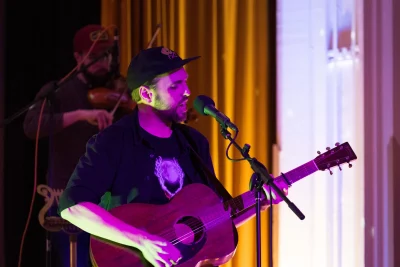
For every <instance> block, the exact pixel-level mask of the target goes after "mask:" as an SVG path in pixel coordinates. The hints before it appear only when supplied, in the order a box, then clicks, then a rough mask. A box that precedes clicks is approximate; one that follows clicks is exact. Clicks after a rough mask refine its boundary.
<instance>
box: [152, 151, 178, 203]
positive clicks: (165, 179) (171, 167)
mask: <svg viewBox="0 0 400 267" xmlns="http://www.w3.org/2000/svg"><path fill="white" fill-rule="evenodd" d="M154 174H155V175H156V176H157V177H158V181H159V182H160V185H161V188H162V189H163V190H164V192H165V195H166V196H167V198H169V199H170V198H171V197H173V196H174V195H175V194H176V193H178V192H179V191H180V190H181V189H182V186H183V178H184V177H185V173H184V172H183V171H182V168H181V166H179V163H178V161H177V160H176V159H175V158H172V159H163V158H162V157H158V158H157V160H156V164H155V170H154ZM168 187H170V188H176V189H174V190H172V191H173V192H171V191H170V190H169V189H168Z"/></svg>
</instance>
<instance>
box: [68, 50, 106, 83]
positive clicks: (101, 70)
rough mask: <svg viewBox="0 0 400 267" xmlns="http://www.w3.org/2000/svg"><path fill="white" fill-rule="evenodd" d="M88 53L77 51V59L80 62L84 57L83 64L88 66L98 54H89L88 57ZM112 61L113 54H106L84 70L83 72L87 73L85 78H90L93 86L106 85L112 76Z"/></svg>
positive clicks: (89, 80)
mask: <svg viewBox="0 0 400 267" xmlns="http://www.w3.org/2000/svg"><path fill="white" fill-rule="evenodd" d="M86 55H87V52H84V53H75V59H76V61H77V63H78V64H79V63H80V62H81V61H82V60H83V59H84V61H83V63H82V64H83V65H84V66H87V65H89V64H90V63H91V62H92V61H93V60H95V59H96V58H97V56H98V55H96V54H89V56H87V57H86ZM85 57H86V58H85ZM110 62H111V55H109V56H104V57H103V58H101V59H99V60H97V61H96V62H94V63H93V64H92V65H90V66H89V67H88V68H86V70H85V71H83V74H84V75H85V78H86V79H87V80H88V82H89V83H91V84H92V85H93V86H104V85H105V84H106V83H107V81H109V79H110V78H111V73H110Z"/></svg>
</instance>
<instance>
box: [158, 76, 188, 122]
mask: <svg viewBox="0 0 400 267" xmlns="http://www.w3.org/2000/svg"><path fill="white" fill-rule="evenodd" d="M187 79H188V74H187V72H186V70H185V69H184V68H180V69H178V70H176V71H174V72H172V73H170V74H168V75H165V76H162V77H159V78H157V83H156V84H155V89H154V90H152V93H153V94H154V95H153V96H152V101H151V106H153V108H154V109H155V110H156V112H157V113H158V114H159V115H160V117H161V118H163V119H164V120H167V121H173V122H182V121H184V120H186V113H187V101H188V98H189V96H190V90H189V88H188V86H187Z"/></svg>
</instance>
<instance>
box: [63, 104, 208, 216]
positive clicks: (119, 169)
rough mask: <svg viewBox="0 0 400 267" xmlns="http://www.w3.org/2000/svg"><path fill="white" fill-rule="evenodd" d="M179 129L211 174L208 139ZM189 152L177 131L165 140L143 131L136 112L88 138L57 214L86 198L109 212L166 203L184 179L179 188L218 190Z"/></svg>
mask: <svg viewBox="0 0 400 267" xmlns="http://www.w3.org/2000/svg"><path fill="white" fill-rule="evenodd" d="M182 127H183V128H185V129H186V130H187V131H188V134H189V135H190V136H191V139H192V140H193V142H194V143H195V149H196V151H197V153H198V154H199V156H200V158H201V159H202V161H203V162H204V164H205V165H206V166H207V169H208V170H209V171H210V172H211V173H214V168H213V164H212V160H211V156H210V151H209V143H208V141H207V139H206V138H205V137H204V136H203V135H202V134H201V133H200V132H198V131H197V130H195V129H193V128H191V127H189V126H186V125H182ZM179 128H181V127H179ZM192 154H193V153H192V152H191V150H190V149H189V147H188V140H187V138H186V137H185V134H183V132H182V131H181V129H176V128H174V130H173V135H172V136H171V137H170V138H167V139H165V140H162V138H157V137H154V136H152V135H150V134H148V133H146V132H145V131H144V130H143V129H141V127H140V125H139V121H138V115H137V110H135V111H134V112H133V113H132V114H130V115H127V116H125V117H124V118H122V119H121V120H119V121H118V122H116V123H114V124H113V125H111V126H109V127H107V128H106V129H105V130H103V131H101V132H100V133H99V134H96V135H94V136H93V137H92V138H90V139H89V141H88V142H87V146H86V153H85V154H84V155H82V157H81V158H80V160H79V162H78V164H77V165H76V168H75V170H74V172H73V173H72V175H71V178H70V180H69V182H68V185H67V187H66V189H65V190H64V192H63V194H62V196H61V197H60V201H59V212H61V211H62V210H63V209H66V208H69V207H71V206H73V205H75V204H77V203H80V202H85V201H89V202H93V203H96V204H101V206H103V207H104V208H106V209H107V210H110V209H112V208H115V207H118V206H120V205H123V204H127V203H148V204H165V203H167V202H169V198H168V197H169V196H173V195H174V194H176V193H177V191H179V188H180V187H181V183H182V182H183V185H182V187H184V186H185V185H186V184H189V183H203V184H206V185H208V186H210V187H211V189H212V190H214V192H216V191H215V188H214V187H213V185H212V184H210V183H209V182H208V178H207V176H206V174H205V172H204V171H202V167H200V165H199V164H198V162H197V161H196V160H195V159H193V156H192ZM166 193H167V194H166Z"/></svg>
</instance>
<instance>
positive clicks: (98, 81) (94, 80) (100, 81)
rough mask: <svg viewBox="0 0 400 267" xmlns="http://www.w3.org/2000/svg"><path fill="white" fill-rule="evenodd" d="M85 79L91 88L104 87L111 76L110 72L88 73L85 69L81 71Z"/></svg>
mask: <svg viewBox="0 0 400 267" xmlns="http://www.w3.org/2000/svg"><path fill="white" fill-rule="evenodd" d="M82 73H83V75H84V76H85V79H86V80H87V82H88V84H90V85H91V87H92V88H95V87H104V86H106V85H107V83H108V82H109V81H110V80H111V78H112V73H110V72H106V73H104V74H95V73H90V72H88V71H87V69H85V70H83V71H82Z"/></svg>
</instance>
